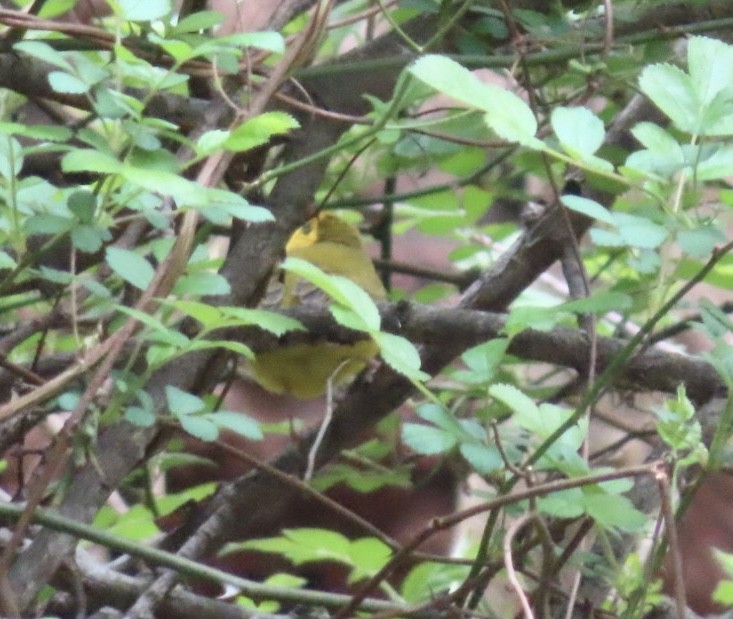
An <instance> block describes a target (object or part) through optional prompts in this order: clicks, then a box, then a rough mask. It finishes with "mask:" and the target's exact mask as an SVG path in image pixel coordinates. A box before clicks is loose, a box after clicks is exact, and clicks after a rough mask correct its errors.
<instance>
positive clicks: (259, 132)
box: [224, 112, 300, 152]
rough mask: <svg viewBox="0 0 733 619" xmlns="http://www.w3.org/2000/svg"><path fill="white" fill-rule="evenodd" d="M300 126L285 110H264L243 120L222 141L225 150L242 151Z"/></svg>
mask: <svg viewBox="0 0 733 619" xmlns="http://www.w3.org/2000/svg"><path fill="white" fill-rule="evenodd" d="M298 127H300V123H298V121H297V120H295V118H293V117H292V116H290V114H286V113H285V112H265V113H263V114H259V115H258V116H255V117H254V118H250V119H249V120H247V121H245V122H243V123H242V124H241V125H239V126H238V127H237V128H235V129H234V131H232V132H231V135H230V136H229V138H227V140H226V141H225V142H224V147H225V148H226V149H227V150H231V151H234V152H243V151H246V150H250V149H252V148H255V147H257V146H261V145H262V144H266V143H267V142H268V141H269V140H270V138H271V137H272V136H274V135H284V134H286V133H288V131H291V130H293V129H297V128H298Z"/></svg>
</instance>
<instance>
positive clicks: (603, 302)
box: [555, 290, 632, 314]
mask: <svg viewBox="0 0 733 619" xmlns="http://www.w3.org/2000/svg"><path fill="white" fill-rule="evenodd" d="M631 306H632V300H631V297H629V295H626V294H623V293H621V292H615V291H611V290H600V291H598V292H594V293H593V294H591V295H590V296H589V297H585V298H583V299H575V300H573V301H567V302H566V303H562V304H561V305H558V306H557V307H556V308H555V309H556V310H558V311H565V312H577V313H579V314H587V313H592V314H603V313H605V312H622V311H623V310H626V309H629V308H630V307H631Z"/></svg>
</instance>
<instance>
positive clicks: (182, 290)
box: [173, 271, 231, 296]
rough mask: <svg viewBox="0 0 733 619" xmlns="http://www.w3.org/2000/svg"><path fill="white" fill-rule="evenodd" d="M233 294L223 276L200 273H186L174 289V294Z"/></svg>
mask: <svg viewBox="0 0 733 619" xmlns="http://www.w3.org/2000/svg"><path fill="white" fill-rule="evenodd" d="M229 292H231V288H230V286H229V282H228V281H227V279H226V278H225V277H224V276H223V275H219V274H218V273H211V272H206V271H200V272H197V273H186V274H185V275H183V276H182V277H179V278H178V280H177V281H176V284H175V286H174V287H173V294H176V295H185V294H195V295H201V296H203V295H219V294H228V293H229Z"/></svg>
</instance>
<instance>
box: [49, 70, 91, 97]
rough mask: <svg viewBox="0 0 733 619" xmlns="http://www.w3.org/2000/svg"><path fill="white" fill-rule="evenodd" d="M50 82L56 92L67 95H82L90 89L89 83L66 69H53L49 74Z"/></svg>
mask: <svg viewBox="0 0 733 619" xmlns="http://www.w3.org/2000/svg"><path fill="white" fill-rule="evenodd" d="M48 83H49V84H50V85H51V88H53V89H54V90H55V91H56V92H60V93H63V94H67V95H82V94H84V93H85V92H88V91H89V84H87V83H86V82H85V81H83V80H82V79H80V78H78V77H77V76H76V75H71V74H70V73H66V72H65V71H51V72H50V73H49V74H48Z"/></svg>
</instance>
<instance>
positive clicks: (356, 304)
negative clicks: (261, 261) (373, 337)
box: [280, 257, 381, 330]
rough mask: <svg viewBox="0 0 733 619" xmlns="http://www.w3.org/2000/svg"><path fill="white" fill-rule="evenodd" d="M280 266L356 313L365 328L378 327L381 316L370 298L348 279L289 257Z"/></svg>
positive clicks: (299, 259)
mask: <svg viewBox="0 0 733 619" xmlns="http://www.w3.org/2000/svg"><path fill="white" fill-rule="evenodd" d="M280 266H281V268H282V269H283V270H285V271H288V272H289V273H293V274H295V275H297V276H299V277H302V278H303V279H305V280H306V281H308V282H310V283H311V284H313V285H314V286H316V287H317V288H320V289H321V290H323V292H325V293H326V294H327V295H328V296H329V297H331V298H332V299H333V300H334V301H336V302H337V303H340V304H341V305H343V306H344V307H347V308H349V309H350V310H352V311H353V312H354V313H356V314H357V315H358V316H359V317H360V318H361V319H362V320H363V322H364V326H365V328H366V329H375V330H376V329H379V326H380V324H381V317H380V315H379V310H378V309H377V306H376V305H375V303H374V301H373V300H372V298H371V297H370V296H369V295H368V294H367V293H366V292H365V291H364V290H363V289H362V288H360V287H359V286H357V285H356V284H355V283H354V282H352V281H351V280H350V279H348V278H346V277H343V276H341V275H330V274H328V273H326V272H324V271H322V270H321V269H319V268H318V267H317V266H316V265H314V264H313V263H312V262H308V261H307V260H303V259H301V258H294V257H290V258H287V259H285V260H284V261H283V263H282V264H281V265H280Z"/></svg>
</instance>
